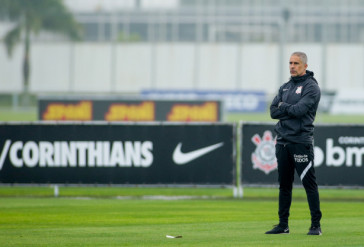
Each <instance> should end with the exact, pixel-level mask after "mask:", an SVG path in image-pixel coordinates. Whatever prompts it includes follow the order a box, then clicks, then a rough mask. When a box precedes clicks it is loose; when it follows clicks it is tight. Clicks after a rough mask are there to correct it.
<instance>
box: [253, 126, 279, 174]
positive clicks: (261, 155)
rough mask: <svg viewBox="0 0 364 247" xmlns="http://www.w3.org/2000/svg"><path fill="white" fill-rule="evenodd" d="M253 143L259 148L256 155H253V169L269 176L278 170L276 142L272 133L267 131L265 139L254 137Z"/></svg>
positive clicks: (256, 135) (264, 135)
mask: <svg viewBox="0 0 364 247" xmlns="http://www.w3.org/2000/svg"><path fill="white" fill-rule="evenodd" d="M252 142H253V143H254V144H255V145H256V146H257V147H256V149H255V151H254V153H252V162H253V169H259V170H261V171H262V172H264V173H265V174H267V175H268V174H269V173H270V172H272V171H274V170H275V169H277V159H276V157H275V140H274V139H273V135H272V132H271V131H269V130H266V131H265V132H264V134H263V138H261V137H260V136H259V135H258V134H255V135H254V136H253V137H252Z"/></svg>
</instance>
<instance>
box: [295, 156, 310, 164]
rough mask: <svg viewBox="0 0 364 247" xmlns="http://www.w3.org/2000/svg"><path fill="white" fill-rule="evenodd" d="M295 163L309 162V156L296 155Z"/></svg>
mask: <svg viewBox="0 0 364 247" xmlns="http://www.w3.org/2000/svg"><path fill="white" fill-rule="evenodd" d="M293 157H294V161H295V162H296V163H304V162H308V155H307V154H294V155H293Z"/></svg>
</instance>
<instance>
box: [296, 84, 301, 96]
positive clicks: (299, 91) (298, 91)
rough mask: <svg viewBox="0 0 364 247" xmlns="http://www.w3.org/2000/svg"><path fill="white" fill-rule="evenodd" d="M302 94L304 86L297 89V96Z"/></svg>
mask: <svg viewBox="0 0 364 247" xmlns="http://www.w3.org/2000/svg"><path fill="white" fill-rule="evenodd" d="M300 93H302V86H299V87H297V90H296V94H300Z"/></svg>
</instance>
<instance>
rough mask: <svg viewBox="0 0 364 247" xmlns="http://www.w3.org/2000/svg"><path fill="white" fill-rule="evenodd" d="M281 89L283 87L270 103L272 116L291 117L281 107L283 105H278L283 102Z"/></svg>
mask: <svg viewBox="0 0 364 247" xmlns="http://www.w3.org/2000/svg"><path fill="white" fill-rule="evenodd" d="M281 89H282V87H281V88H280V89H279V91H278V94H277V96H275V97H274V99H273V101H272V103H271V105H270V117H271V118H272V119H279V120H285V119H289V118H291V117H290V116H288V114H287V113H286V112H284V111H282V110H281V109H280V108H281V107H278V104H279V102H282V94H281Z"/></svg>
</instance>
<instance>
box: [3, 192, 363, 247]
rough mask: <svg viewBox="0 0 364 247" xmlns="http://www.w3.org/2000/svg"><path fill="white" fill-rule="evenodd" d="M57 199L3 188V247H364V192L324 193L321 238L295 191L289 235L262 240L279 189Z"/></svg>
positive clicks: (272, 220) (273, 218) (301, 195)
mask: <svg viewBox="0 0 364 247" xmlns="http://www.w3.org/2000/svg"><path fill="white" fill-rule="evenodd" d="M52 194H53V190H52V188H49V187H0V232H1V234H0V246H320V247H321V246H364V234H363V224H364V223H363V222H364V210H363V202H364V193H363V191H362V190H338V189H321V190H320V194H321V207H322V211H323V219H322V230H323V235H322V236H307V235H306V233H307V231H308V227H309V225H310V220H309V218H310V216H309V211H308V205H307V202H306V199H305V193H304V191H303V189H301V188H295V189H294V198H293V203H292V208H291V217H290V231H291V233H290V234H289V235H278V236H271V235H265V234H264V232H265V231H266V230H268V229H270V228H271V227H272V225H273V224H275V223H277V195H278V189H276V188H245V189H244V198H243V199H233V198H232V192H231V189H210V188H133V187H100V188H99V187H88V188H85V187H61V188H60V197H58V198H54V197H52ZM142 195H149V196H152V195H155V196H156V195H165V196H170V195H179V196H194V197H193V199H183V200H176V199H175V198H174V199H175V200H166V199H164V200H162V199H159V200H157V199H155V198H154V197H149V199H148V198H142V197H141V196H142ZM117 196H119V197H120V196H122V197H124V196H128V198H127V199H126V198H124V199H116V198H117ZM196 196H198V197H196ZM202 196H203V197H202ZM167 198H168V197H167ZM171 199H173V198H171ZM167 234H168V235H182V238H178V239H169V238H166V235H167Z"/></svg>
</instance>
